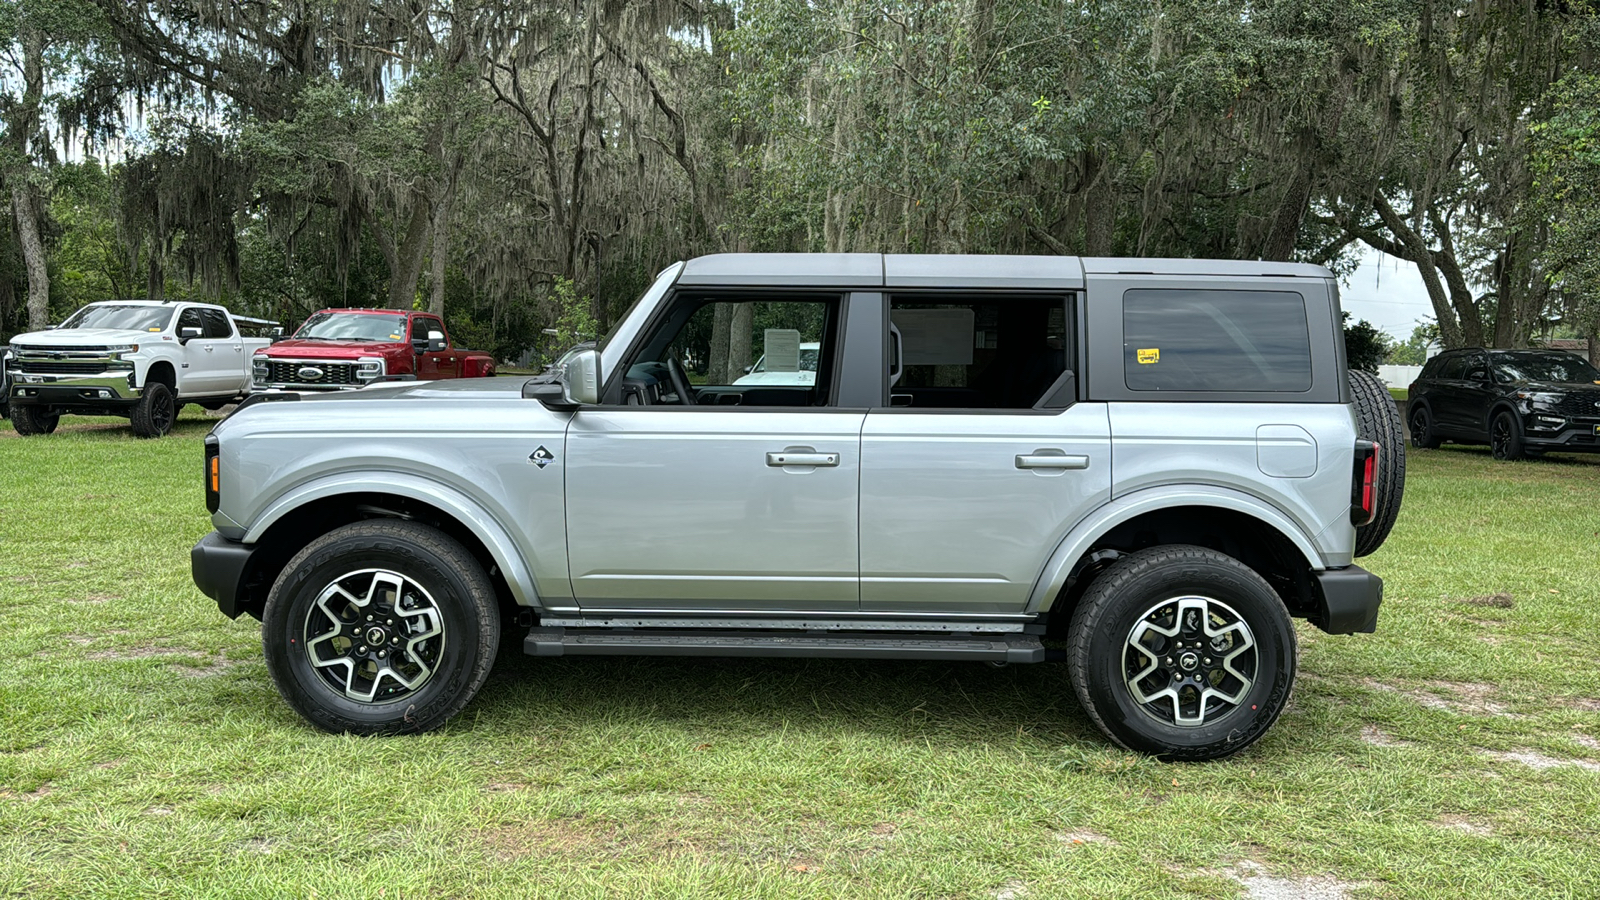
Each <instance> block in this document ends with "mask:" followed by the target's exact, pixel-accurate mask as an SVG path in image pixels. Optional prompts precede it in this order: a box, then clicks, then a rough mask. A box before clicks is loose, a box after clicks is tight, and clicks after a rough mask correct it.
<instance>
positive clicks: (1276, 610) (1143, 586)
mask: <svg viewBox="0 0 1600 900" xmlns="http://www.w3.org/2000/svg"><path fill="white" fill-rule="evenodd" d="M1184 604H1188V605H1187V607H1185V606H1184ZM1197 604H1199V605H1197ZM1191 613H1194V614H1195V615H1194V618H1193V620H1192V624H1197V625H1199V626H1200V627H1199V632H1198V634H1199V636H1200V637H1201V639H1200V640H1198V641H1196V644H1197V646H1194V647H1183V648H1179V647H1176V646H1173V645H1174V644H1176V643H1178V642H1180V641H1182V642H1183V643H1185V644H1187V643H1188V642H1189V640H1190V638H1188V635H1189V632H1190V631H1191V630H1193V629H1191V628H1189V627H1188V624H1191V619H1190V614H1191ZM1201 618H1204V620H1205V623H1209V624H1210V625H1212V626H1217V625H1218V624H1219V623H1220V624H1221V627H1220V628H1218V629H1217V631H1219V632H1220V634H1217V633H1214V634H1212V635H1204V632H1205V630H1206V627H1205V623H1201V622H1200V619H1201ZM1230 619H1232V621H1229V620H1230ZM1169 622H1170V624H1171V627H1173V628H1174V630H1175V631H1176V634H1173V635H1163V634H1161V633H1160V632H1159V630H1157V629H1158V628H1159V627H1160V625H1161V624H1163V623H1169ZM1235 623H1241V624H1242V625H1243V626H1244V629H1245V632H1244V634H1245V635H1248V637H1249V640H1250V643H1249V644H1244V643H1243V635H1241V633H1240V632H1239V631H1238V630H1237V629H1236V628H1235ZM1136 627H1137V628H1140V629H1141V630H1142V631H1143V635H1142V637H1139V638H1137V639H1136V638H1135V628H1136ZM1224 639H1231V640H1232V641H1233V642H1234V644H1235V646H1234V648H1233V649H1230V648H1229V647H1227V646H1223V647H1221V648H1220V650H1219V648H1218V645H1217V644H1216V643H1213V641H1217V640H1224ZM1136 640H1137V642H1138V644H1139V646H1140V647H1141V648H1143V649H1135V647H1134V643H1135V641H1136ZM1151 641H1155V642H1156V643H1155V644H1154V645H1152V644H1151ZM1199 645H1203V646H1199ZM1152 654H1154V655H1152ZM1169 654H1170V655H1169ZM1222 654H1227V655H1226V656H1223V655H1222ZM1169 659H1170V660H1171V662H1168V660H1169ZM1150 660H1154V662H1151V661H1150ZM1191 663H1192V665H1191ZM1224 664H1227V665H1229V666H1232V667H1233V670H1232V671H1229V670H1227V669H1224V668H1223V665H1224ZM1143 665H1151V666H1154V669H1153V670H1151V671H1150V672H1147V673H1146V675H1145V677H1143V678H1142V679H1140V678H1136V677H1133V676H1135V675H1137V673H1138V672H1139V671H1142V669H1140V666H1143ZM1295 666H1296V646H1295V635H1294V627H1293V625H1292V623H1291V622H1290V619H1289V611H1288V610H1287V609H1285V608H1284V605H1283V601H1282V600H1280V599H1278V595H1277V594H1276V593H1275V592H1274V591H1273V590H1272V588H1271V586H1269V585H1268V584H1267V582H1266V581H1265V580H1263V579H1262V577H1261V576H1260V575H1259V574H1257V573H1256V572H1255V571H1254V570H1252V569H1250V568H1249V567H1248V566H1246V565H1244V564H1243V563H1241V562H1239V561H1238V560H1236V559H1234V558H1232V557H1230V556H1227V555H1225V554H1222V553H1218V552H1216V551H1215V550H1207V549H1205V548H1203V547H1191V546H1184V545H1176V544H1174V545H1169V546H1164V547H1152V548H1150V549H1148V550H1141V551H1139V552H1137V553H1133V554H1131V555H1129V556H1125V557H1123V558H1121V559H1119V560H1117V561H1116V562H1115V563H1113V564H1112V565H1111V566H1110V567H1108V568H1107V569H1106V570H1105V572H1103V573H1101V574H1100V575H1099V576H1097V577H1096V578H1095V580H1094V581H1093V582H1092V583H1091V584H1090V585H1089V588H1088V590H1086V591H1085V592H1084V595H1083V598H1082V599H1081V600H1080V601H1079V602H1078V606H1077V608H1076V609H1075V610H1073V613H1072V626H1071V630H1070V632H1069V634H1068V650H1067V667H1068V672H1069V673H1070V676H1071V678H1072V686H1073V689H1074V690H1075V691H1076V692H1077V694H1078V701H1079V702H1080V703H1082V704H1083V708H1084V711H1086V712H1087V713H1088V714H1089V718H1090V719H1092V720H1093V721H1094V724H1095V725H1096V727H1098V728H1099V729H1100V730H1101V731H1102V732H1104V733H1105V735H1106V736H1107V737H1109V738H1111V740H1113V741H1115V742H1116V743H1117V744H1119V745H1120V746H1123V747H1126V748H1127V749H1129V750H1137V751H1139V752H1141V753H1149V754H1153V755H1155V756H1157V757H1160V758H1161V759H1166V760H1192V761H1197V760H1207V759H1221V758H1222V757H1225V756H1232V755H1233V754H1235V753H1238V752H1239V751H1240V750H1243V749H1244V748H1246V747H1248V746H1250V745H1251V744H1253V743H1255V741H1256V740H1258V739H1259V738H1260V737H1261V736H1262V735H1263V734H1265V733H1266V732H1267V729H1269V728H1271V727H1272V723H1273V722H1275V721H1277V719H1278V715H1279V714H1280V713H1282V712H1283V709H1284V707H1285V706H1286V705H1287V704H1288V702H1289V694H1290V692H1291V691H1292V690H1293V688H1294V677H1295ZM1241 674H1242V675H1244V676H1245V677H1243V678H1241V677H1238V676H1239V675H1241ZM1179 679H1182V680H1179ZM1199 679H1204V680H1199ZM1174 684H1176V685H1177V687H1176V688H1174V689H1173V691H1172V694H1173V695H1172V696H1171V697H1160V696H1156V695H1157V694H1159V693H1163V692H1165V690H1166V688H1160V689H1158V687H1157V685H1166V686H1168V687H1171V686H1172V685H1174ZM1206 684H1209V685H1210V687H1209V688H1207V687H1203V685H1206ZM1133 685H1139V687H1140V689H1141V690H1143V691H1144V692H1145V697H1144V699H1143V700H1141V699H1140V698H1139V697H1138V696H1136V695H1135V692H1134V690H1135V689H1134V687H1133ZM1203 691H1214V692H1216V694H1217V696H1211V697H1208V696H1206V694H1205V693H1203ZM1229 692H1231V697H1230V696H1229V695H1228V694H1229ZM1190 701H1198V703H1193V704H1192V705H1191V702H1190ZM1231 701H1237V702H1231ZM1212 704H1215V708H1213V707H1212ZM1185 707H1191V709H1190V712H1191V714H1189V715H1185V714H1184V708H1185ZM1184 718H1187V719H1191V720H1194V721H1191V722H1183V721H1181V720H1182V719H1184Z"/></svg>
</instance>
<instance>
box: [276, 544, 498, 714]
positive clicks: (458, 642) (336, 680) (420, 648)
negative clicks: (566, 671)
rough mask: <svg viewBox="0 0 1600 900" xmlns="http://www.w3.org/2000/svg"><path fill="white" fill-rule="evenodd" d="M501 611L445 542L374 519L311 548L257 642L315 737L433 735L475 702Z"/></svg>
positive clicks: (481, 577)
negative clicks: (321, 731) (315, 731)
mask: <svg viewBox="0 0 1600 900" xmlns="http://www.w3.org/2000/svg"><path fill="white" fill-rule="evenodd" d="M499 639H500V607H499V605H498V603H497V602H496V600H495V595H494V589H493V588H492V587H491V586H490V584H489V579H488V576H486V575H485V574H484V572H483V567H482V566H480V565H479V564H478V561H477V560H476V559H474V558H473V557H472V555H471V554H470V553H468V552H467V551H466V549H465V548H464V547H462V546H461V544H459V543H457V542H456V541H455V540H453V539H452V538H450V537H449V536H448V535H445V534H444V533H442V532H440V531H438V530H437V529H434V528H430V527H428V526H426V525H420V524H417V523H415V522H402V521H396V520H388V519H384V520H372V521H366V522H357V523H355V524H353V525H346V526H344V527H343V528H339V529H336V530H334V531H331V532H329V533H328V534H326V535H323V536H322V537H320V538H318V539H316V540H315V541H312V542H311V544H310V545H308V546H307V547H306V548H305V549H304V550H301V551H300V552H299V553H298V554H296V556H295V557H294V559H292V560H290V561H289V565H288V566H286V567H285V568H284V570H283V573H282V574H281V575H279V576H278V581H277V583H276V584H274V585H273V586H272V592H271V593H270V594H269V595H268V596H267V603H266V608H265V610H264V611H263V616H262V628H261V641H262V645H263V647H264V649H265V652H266V658H267V669H268V670H269V671H270V672H271V673H272V680H273V681H274V682H275V683H276V684H277V686H278V692H279V693H280V694H282V695H283V698H284V699H285V700H287V701H288V702H289V705H291V706H293V707H294V708H295V709H296V710H298V711H299V712H300V714H301V715H303V716H305V717H306V718H307V719H308V720H310V721H311V723H312V724H314V725H316V726H317V727H318V728H322V729H324V730H326V731H333V732H352V733H355V734H394V733H403V732H421V731H429V730H431V729H434V728H437V727H439V726H440V725H442V724H444V723H445V721H446V720H448V719H449V718H450V717H451V716H454V715H455V714H456V713H459V712H460V711H461V710H462V709H463V708H464V707H466V705H467V703H468V702H470V701H471V700H472V698H473V696H474V695H475V694H477V692H478V689H479V688H480V687H482V686H483V682H484V679H486V678H488V676H489V668H490V666H491V665H492V664H493V663H494V657H495V648H496V646H497V645H498V643H499Z"/></svg>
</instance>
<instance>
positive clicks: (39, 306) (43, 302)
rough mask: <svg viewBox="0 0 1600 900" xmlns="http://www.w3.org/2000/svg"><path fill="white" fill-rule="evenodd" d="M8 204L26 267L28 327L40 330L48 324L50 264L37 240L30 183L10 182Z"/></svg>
mask: <svg viewBox="0 0 1600 900" xmlns="http://www.w3.org/2000/svg"><path fill="white" fill-rule="evenodd" d="M11 208H12V211H13V212H14V213H15V214H16V218H17V238H18V239H19V240H20V241H21V242H22V259H23V262H24V263H25V264H26V265H27V267H28V330H29V331H43V330H44V327H45V326H46V325H48V324H50V268H49V265H48V263H47V262H46V260H45V256H44V243H43V242H42V241H40V240H39V205H38V203H37V202H36V201H35V199H34V196H33V185H31V184H29V183H28V182H26V181H24V180H23V179H21V178H18V179H15V180H13V181H12V182H11Z"/></svg>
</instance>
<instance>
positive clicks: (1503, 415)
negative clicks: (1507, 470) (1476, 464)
mask: <svg viewBox="0 0 1600 900" xmlns="http://www.w3.org/2000/svg"><path fill="white" fill-rule="evenodd" d="M1489 454H1490V455H1491V456H1493V457H1494V458H1495V459H1500V460H1507V461H1509V460H1516V459H1527V457H1528V448H1527V447H1526V446H1524V445H1523V443H1522V423H1521V422H1519V421H1517V417H1516V415H1515V414H1513V413H1512V412H1511V410H1509V409H1502V410H1500V411H1499V412H1498V413H1495V416H1494V420H1493V421H1491V422H1490V423H1489Z"/></svg>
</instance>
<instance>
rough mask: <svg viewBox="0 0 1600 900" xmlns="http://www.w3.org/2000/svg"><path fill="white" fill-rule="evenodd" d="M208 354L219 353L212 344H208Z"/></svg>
mask: <svg viewBox="0 0 1600 900" xmlns="http://www.w3.org/2000/svg"><path fill="white" fill-rule="evenodd" d="M206 352H207V353H215V352H217V348H215V347H213V346H211V345H210V344H207V345H206Z"/></svg>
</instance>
